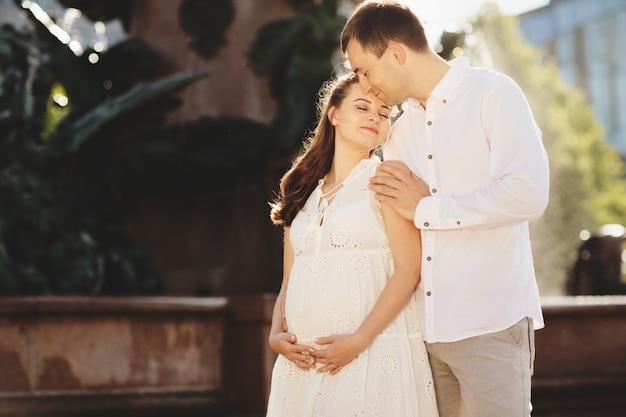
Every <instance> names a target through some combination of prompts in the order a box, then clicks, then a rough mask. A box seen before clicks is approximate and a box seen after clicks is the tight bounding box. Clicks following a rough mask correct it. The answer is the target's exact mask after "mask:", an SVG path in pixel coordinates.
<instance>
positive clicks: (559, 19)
mask: <svg viewBox="0 0 626 417" xmlns="http://www.w3.org/2000/svg"><path fill="white" fill-rule="evenodd" d="M519 22H520V29H521V32H522V36H523V37H524V38H525V39H526V40H527V41H528V42H530V43H531V44H533V45H536V46H541V47H545V48H546V50H547V52H548V53H550V54H551V55H553V56H554V57H556V60H557V63H558V66H559V68H560V70H561V73H562V76H563V78H564V80H565V82H566V83H568V84H569V85H571V86H574V87H577V88H579V89H580V90H582V91H583V92H584V93H585V94H586V96H587V99H588V102H589V104H590V105H591V107H592V108H593V109H594V111H595V114H596V116H597V118H598V119H599V120H600V122H601V123H602V124H603V125H604V128H605V131H606V137H607V140H608V141H609V142H610V143H611V144H613V145H614V146H615V147H616V148H617V149H618V151H619V152H620V153H621V154H622V156H625V157H626V55H624V54H623V53H622V51H621V50H622V47H623V43H624V42H626V0H602V1H589V0H551V1H550V3H549V4H548V5H546V6H544V7H541V8H539V9H535V10H532V11H529V12H527V13H523V14H521V15H519Z"/></svg>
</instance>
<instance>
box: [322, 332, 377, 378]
mask: <svg viewBox="0 0 626 417" xmlns="http://www.w3.org/2000/svg"><path fill="white" fill-rule="evenodd" d="M315 343H317V344H318V345H322V346H327V347H326V348H324V349H316V350H315V351H314V352H313V355H314V356H315V362H317V363H318V364H322V365H323V366H322V367H321V368H318V370H317V372H329V373H330V374H331V375H335V374H336V373H337V372H339V371H341V369H343V367H344V366H346V365H347V364H349V363H350V362H352V361H353V360H355V359H356V357H357V356H359V354H360V353H361V352H363V351H364V350H365V349H366V348H367V344H366V343H365V341H364V340H362V339H361V338H360V337H359V335H358V334H357V333H351V334H335V335H332V336H326V337H318V338H317V339H315Z"/></svg>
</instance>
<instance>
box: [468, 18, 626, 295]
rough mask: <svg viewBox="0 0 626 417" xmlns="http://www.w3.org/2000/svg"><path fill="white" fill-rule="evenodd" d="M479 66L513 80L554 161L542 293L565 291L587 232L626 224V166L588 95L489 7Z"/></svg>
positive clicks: (541, 236)
mask: <svg viewBox="0 0 626 417" xmlns="http://www.w3.org/2000/svg"><path fill="white" fill-rule="evenodd" d="M471 36H472V37H473V38H474V39H473V40H474V43H473V46H472V47H466V52H467V55H468V56H469V57H470V58H471V59H472V61H473V64H474V65H482V66H489V67H493V68H494V69H496V70H499V71H501V72H503V73H505V74H508V75H510V76H511V77H512V78H513V79H514V80H515V81H516V82H517V83H518V84H519V85H520V87H521V88H522V90H523V91H524V92H525V94H526V96H527V98H528V101H529V103H530V106H531V108H532V109H533V113H534V115H535V119H536V121H537V124H538V125H539V127H540V129H541V130H542V132H543V141H544V144H545V146H546V150H547V152H548V157H549V160H550V169H551V178H550V182H551V184H550V187H551V191H550V204H549V206H548V209H547V210H546V212H545V214H544V215H543V216H542V217H541V218H540V219H538V220H536V221H534V222H532V223H531V228H532V229H531V232H532V238H533V250H534V255H535V264H536V269H537V274H538V278H539V281H540V286H541V290H542V294H544V295H549V294H558V293H561V292H562V286H563V281H564V279H565V277H566V274H567V269H568V268H569V267H570V264H571V263H572V259H573V258H572V257H573V255H574V252H575V250H576V248H577V246H578V244H579V242H580V241H579V233H580V231H581V230H582V229H589V230H594V229H596V228H598V227H599V226H601V225H603V224H606V223H621V224H624V223H625V222H626V180H625V177H624V175H625V172H626V171H625V169H624V163H623V161H622V159H621V158H620V156H619V154H618V153H617V151H616V150H615V149H614V148H613V147H612V146H611V145H610V144H609V143H608V142H607V140H606V138H605V135H604V131H603V128H602V126H601V124H600V123H599V122H598V120H597V119H596V118H595V117H594V114H593V111H592V109H591V107H590V106H589V105H588V104H587V102H586V100H585V97H584V95H583V94H582V93H581V92H580V91H578V90H576V89H574V88H572V87H569V86H567V85H565V84H564V82H563V81H562V79H561V77H560V75H559V71H558V67H557V65H556V63H555V62H554V60H553V58H551V57H550V56H546V55H545V54H544V53H543V51H542V50H540V49H539V48H536V47H532V46H530V45H529V44H527V43H526V42H524V41H523V39H522V38H521V36H520V34H519V29H518V25H517V20H516V19H515V18H514V17H509V16H503V15H501V14H500V13H499V11H498V9H497V8H496V7H495V6H487V7H485V8H484V9H483V11H482V13H481V14H480V15H479V16H478V17H477V19H476V21H475V22H474V32H473V33H472V35H471Z"/></svg>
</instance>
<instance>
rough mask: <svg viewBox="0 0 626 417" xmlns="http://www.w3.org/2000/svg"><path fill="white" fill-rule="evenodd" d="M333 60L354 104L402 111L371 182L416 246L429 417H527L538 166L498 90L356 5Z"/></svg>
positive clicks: (530, 126) (509, 95)
mask: <svg viewBox="0 0 626 417" xmlns="http://www.w3.org/2000/svg"><path fill="white" fill-rule="evenodd" d="M341 47H342V50H343V52H344V53H345V54H346V55H347V58H348V60H349V61H350V65H351V67H352V70H353V71H354V72H355V73H357V74H358V76H359V82H360V86H361V88H362V90H363V92H364V93H368V92H373V93H374V94H375V95H377V96H378V97H380V98H382V99H383V101H385V102H386V103H388V104H390V105H396V104H400V103H402V102H405V101H407V106H406V109H405V112H404V113H403V115H402V116H401V117H400V118H399V119H398V120H397V121H396V123H395V124H394V126H393V127H392V131H391V134H390V137H389V139H388V141H387V143H386V144H385V148H384V159H385V162H384V163H383V164H382V165H381V166H380V168H379V170H378V172H377V175H376V176H375V177H373V178H372V179H371V181H370V188H371V189H372V190H373V191H374V192H375V193H376V196H377V198H378V199H379V200H380V201H381V202H384V203H387V204H389V205H391V206H393V207H394V208H395V209H396V210H397V211H398V212H399V213H400V214H401V215H402V216H403V217H405V218H407V219H411V220H413V222H414V224H415V227H417V228H419V229H421V232H422V245H423V249H422V253H423V256H422V278H421V283H420V285H419V287H418V289H417V291H416V297H417V300H418V306H419V315H420V323H421V325H422V333H423V336H424V339H425V341H426V344H427V349H428V353H429V360H430V364H431V368H432V372H433V377H434V381H435V389H436V391H437V402H438V408H439V413H440V417H451V416H463V417H526V416H528V415H530V409H531V405H530V381H531V375H532V365H533V360H534V337H533V332H534V329H538V328H541V327H543V317H542V312H541V306H540V300H539V293H538V289H537V283H536V279H535V274H534V267H533V260H532V254H531V248H530V239H529V231H528V221H529V220H531V219H534V218H537V217H539V216H540V215H541V214H543V212H544V210H545V208H546V206H547V204H548V190H549V170H548V161H547V157H546V153H545V150H544V147H543V144H542V142H541V132H540V130H539V128H538V127H537V125H536V123H535V121H534V119H533V116H532V114H531V111H530V109H529V106H528V103H527V101H526V99H525V97H524V95H523V93H522V92H521V90H520V89H519V87H518V86H517V84H515V82H514V81H512V80H511V79H510V78H509V77H507V76H505V75H503V74H499V73H496V72H493V71H488V70H485V69H477V68H472V67H470V66H469V65H468V64H467V62H466V61H465V60H464V59H463V58H456V59H454V60H452V61H450V62H446V61H444V60H443V59H441V58H440V57H439V56H438V55H437V54H436V53H434V52H433V51H432V50H431V49H430V47H429V45H428V42H427V39H426V35H425V33H424V29H423V26H422V24H421V23H420V21H419V19H418V18H417V17H416V16H415V15H414V14H413V13H412V12H411V11H410V10H409V9H408V8H407V7H405V6H403V5H401V4H398V3H395V2H391V1H366V2H364V3H361V4H360V5H359V6H358V7H357V8H356V10H355V11H354V13H353V15H352V16H351V17H350V18H349V20H348V22H347V23H346V25H345V27H344V30H343V33H342V39H341Z"/></svg>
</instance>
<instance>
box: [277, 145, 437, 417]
mask: <svg viewBox="0 0 626 417" xmlns="http://www.w3.org/2000/svg"><path fill="white" fill-rule="evenodd" d="M379 163H380V160H379V159H378V157H373V158H371V159H367V160H363V161H361V162H360V163H359V164H358V165H357V166H356V167H355V168H354V169H353V170H352V172H351V173H350V175H349V176H348V178H346V180H345V181H344V186H343V188H342V189H341V190H340V191H339V192H338V193H337V194H336V195H335V197H334V199H333V200H332V201H331V202H330V204H328V202H327V201H326V200H324V199H323V198H322V191H321V185H322V181H320V184H319V185H318V187H317V188H316V189H315V190H314V191H313V193H312V194H311V196H310V197H309V199H308V201H307V202H306V204H305V206H304V207H303V209H302V210H301V211H300V213H298V215H297V216H296V218H295V219H294V221H293V222H292V225H291V231H290V241H291V244H292V246H293V250H294V255H295V257H294V264H293V267H292V270H291V274H290V277H289V283H288V287H287V298H286V305H285V314H286V319H287V326H288V329H289V331H290V332H291V333H293V334H295V335H296V336H297V338H298V342H299V343H300V344H303V345H310V346H313V347H319V346H318V345H316V344H315V343H313V340H314V339H315V338H316V337H319V336H328V335H331V334H338V333H352V332H354V331H356V330H357V328H358V327H359V325H360V324H361V322H362V321H363V320H364V319H365V317H366V315H367V314H368V313H369V311H370V310H371V309H372V307H373V306H374V304H375V303H376V300H377V298H378V296H379V294H380V293H381V291H382V290H383V288H384V286H385V284H386V282H387V279H388V278H389V277H390V276H391V272H392V270H393V264H392V260H391V252H390V250H389V244H388V242H387V237H386V234H385V230H384V223H383V219H382V214H381V211H380V207H379V203H378V202H377V201H376V200H375V199H374V197H373V195H372V192H371V191H369V190H368V188H367V185H368V182H369V178H370V177H371V176H373V175H374V174H375V171H376V166H377V165H378V164H379ZM267 416H268V417H279V416H281V417H308V416H315V417H352V416H359V417H362V416H379V417H433V416H437V408H436V403H435V392H434V387H433V381H432V376H431V372H430V367H429V364H428V358H427V353H426V349H425V346H424V342H423V340H422V336H421V333H420V329H419V324H418V318H417V311H416V309H415V300H414V298H413V297H412V298H411V299H410V301H409V303H408V304H407V306H406V307H405V309H404V311H403V312H401V313H400V315H399V316H398V317H397V318H396V319H395V320H394V321H393V322H392V323H391V324H390V325H389V326H388V327H387V328H386V329H385V330H384V331H383V332H382V334H380V335H379V336H378V337H377V338H376V340H375V341H374V342H373V343H372V344H371V345H370V347H369V348H368V349H367V350H366V351H365V352H363V353H361V354H360V355H359V356H358V357H357V359H356V360H354V361H353V362H351V363H350V364H348V365H347V366H345V367H344V368H343V369H342V370H341V371H340V372H339V373H337V374H336V375H330V374H328V373H327V372H324V373H317V372H316V371H315V370H309V371H303V370H301V369H299V368H297V367H296V366H295V365H294V364H293V363H292V362H290V361H288V360H287V359H285V357H283V356H282V355H279V356H278V359H277V360H276V363H275V365H274V370H273V373H272V382H271V390H270V396H269V402H268V411H267Z"/></svg>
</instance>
